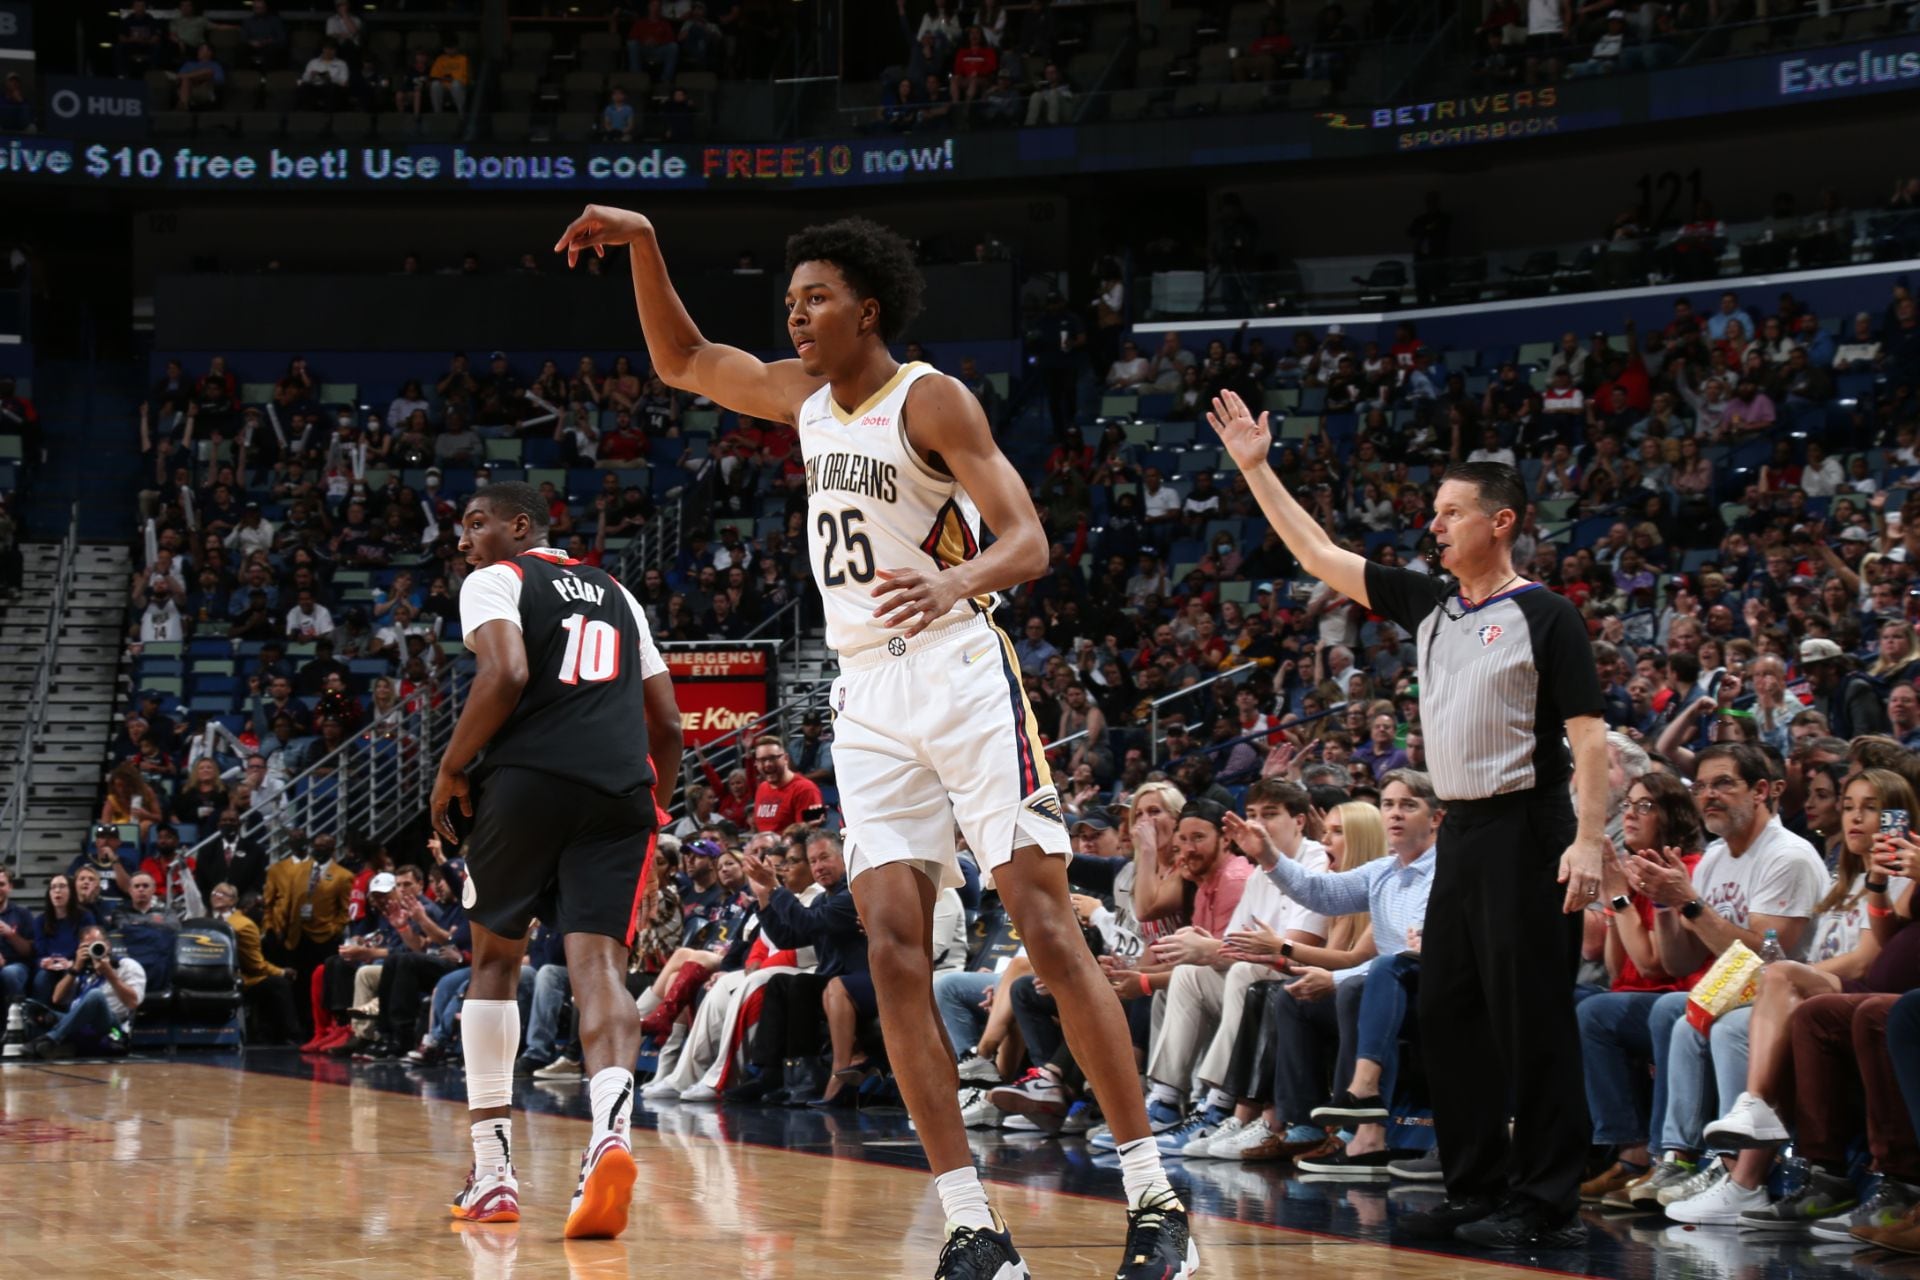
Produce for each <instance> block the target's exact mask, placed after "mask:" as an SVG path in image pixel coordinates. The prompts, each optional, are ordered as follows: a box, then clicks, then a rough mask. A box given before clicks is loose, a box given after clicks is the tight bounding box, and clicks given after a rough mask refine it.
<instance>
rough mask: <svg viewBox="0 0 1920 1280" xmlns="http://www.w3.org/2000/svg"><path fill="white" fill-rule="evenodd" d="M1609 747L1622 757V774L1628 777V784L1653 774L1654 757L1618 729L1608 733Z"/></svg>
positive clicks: (1610, 730)
mask: <svg viewBox="0 0 1920 1280" xmlns="http://www.w3.org/2000/svg"><path fill="white" fill-rule="evenodd" d="M1607 745H1608V746H1610V747H1612V748H1613V750H1614V753H1615V754H1616V755H1618V756H1619V757H1620V772H1622V773H1624V774H1626V775H1627V781H1628V782H1632V781H1633V780H1634V779H1635V778H1644V777H1646V776H1647V775H1648V774H1649V773H1651V772H1653V757H1652V756H1650V755H1648V754H1647V749H1646V748H1645V747H1643V746H1641V745H1640V744H1639V743H1637V742H1635V741H1634V740H1633V739H1632V738H1629V737H1628V736H1627V735H1626V734H1624V733H1621V732H1620V731H1619V730H1618V729H1609V730H1608V731H1607Z"/></svg>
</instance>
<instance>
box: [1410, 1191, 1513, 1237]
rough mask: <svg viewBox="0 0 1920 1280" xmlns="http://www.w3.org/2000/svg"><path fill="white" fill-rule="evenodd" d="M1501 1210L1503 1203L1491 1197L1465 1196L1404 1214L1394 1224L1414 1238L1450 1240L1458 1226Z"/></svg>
mask: <svg viewBox="0 0 1920 1280" xmlns="http://www.w3.org/2000/svg"><path fill="white" fill-rule="evenodd" d="M1499 1211H1500V1202H1499V1201H1498V1200H1495V1199H1494V1198H1493V1197H1492V1196H1465V1197H1462V1198H1461V1199H1458V1200H1448V1201H1446V1202H1445V1203H1444V1204H1440V1205H1436V1206H1435V1207H1434V1208H1431V1209H1423V1210H1422V1211H1420V1212H1419V1213H1409V1214H1404V1215H1402V1216H1401V1217H1398V1218H1395V1219H1394V1222H1393V1225H1394V1228H1395V1229H1396V1230H1397V1231H1398V1232H1399V1233H1400V1234H1401V1235H1405V1236H1411V1237H1412V1238H1413V1239H1415V1240H1451V1239H1453V1233H1454V1230H1455V1229H1456V1228H1458V1227H1463V1226H1465V1225H1466V1224H1467V1223H1469V1222H1478V1221H1480V1219H1482V1218H1490V1217H1492V1216H1493V1215H1494V1214H1496V1213H1498V1212H1499Z"/></svg>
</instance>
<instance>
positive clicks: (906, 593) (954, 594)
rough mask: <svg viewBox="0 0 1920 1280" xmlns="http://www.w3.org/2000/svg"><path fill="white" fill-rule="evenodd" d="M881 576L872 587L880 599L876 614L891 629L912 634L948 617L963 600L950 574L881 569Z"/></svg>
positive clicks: (918, 632)
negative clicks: (877, 583) (904, 629)
mask: <svg viewBox="0 0 1920 1280" xmlns="http://www.w3.org/2000/svg"><path fill="white" fill-rule="evenodd" d="M880 579H881V581H880V585H879V586H877V587H875V588H874V589H873V594H874V597H875V598H876V599H877V600H879V601H880V604H879V606H878V607H877V608H875V609H874V611H873V616H874V617H876V618H878V619H879V620H880V625H881V626H883V627H886V628H888V629H889V630H892V629H895V628H899V627H905V628H906V629H907V634H908V635H909V636H917V635H919V634H920V633H921V632H922V631H925V630H926V629H927V627H928V626H929V625H930V624H932V623H935V622H938V621H939V620H940V619H942V618H944V617H946V616H947V614H948V613H949V612H950V611H951V610H952V609H953V606H954V605H955V604H956V603H957V602H958V601H959V599H960V587H959V585H958V584H957V583H956V582H955V581H954V579H953V577H952V575H950V574H946V573H922V572H921V571H920V570H918V569H882V570H880Z"/></svg>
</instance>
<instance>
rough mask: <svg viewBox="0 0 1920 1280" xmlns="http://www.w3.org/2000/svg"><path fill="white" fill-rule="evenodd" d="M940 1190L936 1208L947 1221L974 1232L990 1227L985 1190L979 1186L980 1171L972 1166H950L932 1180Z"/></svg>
mask: <svg viewBox="0 0 1920 1280" xmlns="http://www.w3.org/2000/svg"><path fill="white" fill-rule="evenodd" d="M933 1185H934V1187H935V1188H936V1189H937V1190H938V1191H939V1192H940V1208H941V1209H942V1210H944V1211H945V1212H946V1215H947V1221H948V1222H949V1223H951V1224H953V1225H954V1226H956V1227H972V1228H973V1229H974V1230H975V1231H991V1230H993V1210H992V1209H990V1208H989V1207H988V1206H987V1189H986V1188H985V1187H983V1186H981V1185H980V1174H979V1172H978V1171H977V1170H975V1169H974V1167H973V1166H972V1165H968V1166H967V1167H966V1168H964V1169H954V1170H952V1171H951V1172H949V1173H943V1174H941V1175H940V1176H939V1177H937V1178H935V1179H934V1180H933Z"/></svg>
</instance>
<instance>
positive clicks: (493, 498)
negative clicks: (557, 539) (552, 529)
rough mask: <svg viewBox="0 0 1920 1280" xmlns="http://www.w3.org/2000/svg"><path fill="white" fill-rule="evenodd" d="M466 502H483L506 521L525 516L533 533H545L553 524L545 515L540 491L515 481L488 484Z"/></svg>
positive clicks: (545, 509)
mask: <svg viewBox="0 0 1920 1280" xmlns="http://www.w3.org/2000/svg"><path fill="white" fill-rule="evenodd" d="M467 502H468V504H469V505H471V504H473V503H475V502H484V503H485V504H486V505H487V506H488V507H490V508H491V509H492V510H493V513H494V514H495V515H497V516H500V517H501V518H503V519H506V520H511V519H513V518H514V517H515V516H525V517H526V518H527V523H528V524H531V525H532V526H533V530H534V532H535V533H545V532H546V531H547V529H548V527H549V526H550V525H551V524H552V523H553V521H552V518H551V517H550V516H548V514H547V500H546V499H545V498H543V497H541V496H540V491H539V490H538V489H536V488H534V487H533V486H532V485H530V484H521V483H520V482H519V481H517V480H503V481H500V482H499V483H497V484H489V485H487V486H485V487H484V488H482V489H480V490H478V491H477V492H475V493H474V495H473V496H472V497H471V498H468V499H467Z"/></svg>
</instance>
